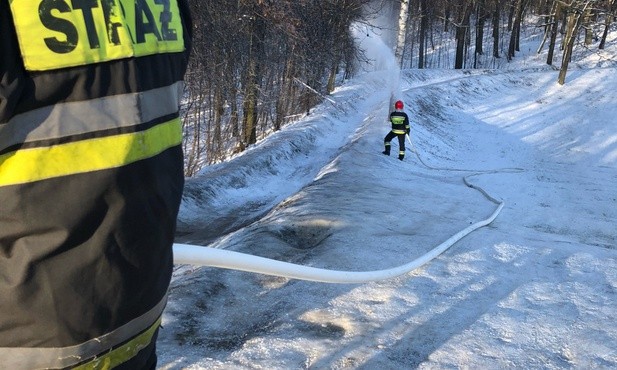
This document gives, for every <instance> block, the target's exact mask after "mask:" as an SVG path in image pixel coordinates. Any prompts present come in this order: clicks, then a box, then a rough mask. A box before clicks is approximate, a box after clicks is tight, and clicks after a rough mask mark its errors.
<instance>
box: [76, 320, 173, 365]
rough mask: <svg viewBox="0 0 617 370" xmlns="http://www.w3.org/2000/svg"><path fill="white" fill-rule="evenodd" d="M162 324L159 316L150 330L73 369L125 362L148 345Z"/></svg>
mask: <svg viewBox="0 0 617 370" xmlns="http://www.w3.org/2000/svg"><path fill="white" fill-rule="evenodd" d="M160 325H161V318H159V319H158V320H157V321H156V322H155V323H154V324H153V325H152V326H151V327H150V328H149V329H148V330H146V331H145V332H143V333H141V334H140V335H138V336H136V337H135V338H133V339H131V340H130V341H128V342H127V343H125V344H123V345H121V346H120V347H118V348H115V349H113V350H111V351H109V352H107V353H106V354H104V355H101V356H97V357H96V358H94V359H92V360H91V361H88V362H86V363H85V364H81V365H79V366H76V367H74V368H72V369H73V370H108V369H113V368H114V367H116V366H118V365H121V364H123V363H125V362H126V361H128V360H130V359H132V358H133V357H135V356H136V355H137V353H138V352H139V351H140V350H142V349H143V348H145V347H146V346H148V344H150V342H151V341H152V336H153V335H154V332H155V331H156V329H157V328H158V327H159V326H160Z"/></svg>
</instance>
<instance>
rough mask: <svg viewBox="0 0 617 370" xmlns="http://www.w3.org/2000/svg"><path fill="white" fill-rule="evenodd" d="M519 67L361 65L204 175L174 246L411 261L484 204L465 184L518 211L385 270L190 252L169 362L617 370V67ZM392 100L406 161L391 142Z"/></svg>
mask: <svg viewBox="0 0 617 370" xmlns="http://www.w3.org/2000/svg"><path fill="white" fill-rule="evenodd" d="M604 61H605V60H604ZM536 64H537V65H542V64H541V63H540V62H538V63H536ZM519 67H520V68H519V69H516V68H509V69H507V70H503V69H502V70H474V71H469V70H466V71H460V70H459V71H454V70H403V71H402V72H401V73H400V79H398V76H397V79H398V80H397V84H398V85H397V86H395V87H393V86H392V83H391V81H392V78H391V73H392V72H391V71H381V72H371V73H365V74H363V75H361V76H359V77H357V78H355V79H353V80H350V81H347V82H346V83H345V84H343V85H342V86H341V87H340V88H338V89H337V90H336V91H335V92H334V93H333V94H332V95H331V96H330V98H331V99H332V100H333V101H334V103H332V102H330V101H324V103H323V104H322V105H320V106H318V107H317V108H315V109H314V110H312V111H311V113H310V115H308V116H306V117H304V118H303V119H302V120H300V121H298V122H295V123H293V124H290V125H288V126H286V127H284V129H283V130H281V131H279V132H276V133H274V134H273V135H271V136H270V137H268V138H267V139H265V140H263V141H261V142H259V143H258V144H256V145H254V146H252V147H251V148H249V150H247V151H246V152H244V153H242V154H241V155H239V156H237V157H236V158H234V159H232V160H230V161H228V162H225V163H222V164H219V165H214V166H210V167H208V168H206V169H205V170H204V171H202V173H200V174H199V175H198V176H196V177H195V178H192V179H189V180H188V182H187V186H186V191H185V196H184V200H183V204H182V208H181V214H180V220H179V222H180V223H179V236H178V238H177V239H178V241H179V242H182V243H191V244H197V245H203V246H207V247H210V248H221V249H228V250H233V251H239V252H243V253H248V254H252V255H257V256H262V257H268V258H272V259H276V260H280V261H287V262H292V263H296V264H301V265H307V266H314V267H319V268H325V269H335V270H349V271H368V270H380V269H387V268H390V267H394V266H398V265H401V264H404V263H406V262H408V261H410V260H413V259H414V258H417V257H419V256H421V255H422V254H424V253H426V252H427V251H429V250H430V249H432V248H433V247H434V246H435V245H438V244H439V243H441V242H443V241H444V240H446V239H448V238H449V237H450V236H452V235H453V234H455V233H457V232H458V231H459V230H461V229H464V228H465V227H467V226H468V225H470V224H471V223H474V222H476V221H478V220H480V219H484V218H486V217H488V216H489V215H490V214H491V213H492V212H493V211H494V209H495V204H494V203H492V202H490V201H488V200H487V198H485V197H484V196H483V195H482V194H481V193H480V192H479V191H477V190H475V189H472V188H470V187H468V186H466V185H465V184H464V182H463V178H464V177H467V178H468V181H469V182H470V183H472V184H474V185H477V186H480V187H481V188H483V189H484V190H485V191H486V192H488V193H490V194H491V195H492V196H494V197H496V198H498V199H502V200H503V201H504V202H505V207H504V208H503V210H502V212H501V213H500V214H499V216H498V217H497V219H496V220H495V221H494V222H493V223H492V224H491V225H489V226H487V227H484V228H481V229H479V230H477V231H475V232H473V233H472V234H470V235H468V236H466V237H465V238H463V239H462V240H460V241H459V242H458V243H456V244H454V245H453V246H452V247H451V248H450V249H448V250H447V251H446V252H445V253H443V254H441V255H440V256H439V257H438V258H436V259H434V260H433V261H431V262H430V263H428V264H427V265H425V266H423V267H422V268H420V269H418V270H415V271H413V272H410V273H408V274H406V275H403V276H400V277H397V278H394V279H390V280H384V281H378V282H372V283H366V284H327V283H317V282H308V281H300V280H291V279H287V278H282V277H273V276H268V275H260V274H253V273H247V272H240V271H234V270H227V269H219V268H212V267H193V266H190V265H177V266H176V268H175V271H174V276H173V281H172V285H171V288H170V295H169V304H168V306H167V308H166V310H165V313H164V317H163V328H162V329H161V331H160V335H159V342H158V353H159V364H158V366H159V369H307V368H310V369H344V368H354V369H408V368H422V369H424V368H431V369H433V368H471V369H501V368H522V369H523V368H524V369H540V368H541V369H562V368H577V369H590V368H617V320H615V317H617V250H616V247H617V227H616V225H617V118H616V117H617V89H616V88H615V86H617V67H615V63H614V62H613V63H605V62H603V63H595V64H593V66H592V67H589V66H587V65H585V64H584V63H581V64H579V65H576V64H575V65H572V66H571V68H572V69H571V71H570V72H569V73H568V78H567V83H566V84H565V85H563V86H561V85H558V84H557V82H556V81H557V74H558V72H557V71H555V70H553V69H551V68H548V67H546V68H545V67H541V68H533V69H531V68H524V66H519ZM397 73H398V72H397ZM392 94H396V95H400V96H397V98H400V99H401V100H403V101H404V102H405V107H406V112H407V113H408V114H409V116H410V118H411V122H412V132H411V139H412V141H413V145H409V144H410V143H409V142H408V143H407V144H408V145H407V146H408V148H407V154H406V157H405V160H404V161H399V160H397V159H396V153H397V152H398V147H397V145H398V144H397V142H396V141H394V142H393V143H392V144H393V150H392V152H393V155H392V156H390V157H388V156H385V155H383V154H381V151H382V150H383V137H384V136H385V135H386V133H387V132H388V131H389V129H390V127H389V123H388V121H387V116H388V114H389V112H390V107H389V105H390V104H389V102H390V99H391V95H392Z"/></svg>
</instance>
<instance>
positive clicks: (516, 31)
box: [508, 0, 528, 60]
mask: <svg viewBox="0 0 617 370" xmlns="http://www.w3.org/2000/svg"><path fill="white" fill-rule="evenodd" d="M527 1H528V0H518V1H517V2H516V11H515V16H514V23H513V24H512V33H511V35H510V45H509V47H508V60H512V58H514V54H515V52H517V51H519V50H520V38H521V22H522V20H523V12H524V11H525V6H526V5H527Z"/></svg>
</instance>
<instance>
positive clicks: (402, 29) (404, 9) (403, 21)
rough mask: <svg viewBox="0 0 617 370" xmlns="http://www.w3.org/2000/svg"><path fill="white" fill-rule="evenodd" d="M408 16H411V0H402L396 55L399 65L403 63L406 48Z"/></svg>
mask: <svg viewBox="0 0 617 370" xmlns="http://www.w3.org/2000/svg"><path fill="white" fill-rule="evenodd" d="M407 18H409V0H401V9H400V11H399V14H398V33H397V37H396V50H395V52H394V56H395V58H396V61H397V62H398V65H399V67H400V66H402V65H403V51H404V50H405V35H407Z"/></svg>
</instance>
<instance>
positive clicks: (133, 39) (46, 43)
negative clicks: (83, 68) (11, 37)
mask: <svg viewBox="0 0 617 370" xmlns="http://www.w3.org/2000/svg"><path fill="white" fill-rule="evenodd" d="M11 12H12V13H13V19H14V23H15V29H16V31H17V36H18V38H19V44H20V47H21V52H22V57H23V60H24V65H25V67H26V69H27V70H31V71H43V70H51V69H59V68H65V67H73V66H79V65H85V64H92V63H98V62H105V61H110V60H116V59H122V58H129V57H139V56H145V55H152V54H158V53H173V52H182V51H184V37H183V30H182V21H181V19H180V10H179V8H178V3H177V0H72V1H65V0H37V1H34V0H11Z"/></svg>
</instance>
